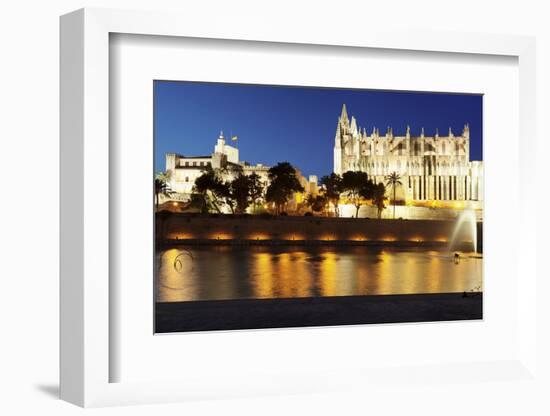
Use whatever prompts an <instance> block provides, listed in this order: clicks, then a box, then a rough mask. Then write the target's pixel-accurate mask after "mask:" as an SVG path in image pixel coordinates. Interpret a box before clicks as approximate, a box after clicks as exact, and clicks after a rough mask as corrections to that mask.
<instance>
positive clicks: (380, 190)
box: [371, 183, 386, 219]
mask: <svg viewBox="0 0 550 416" xmlns="http://www.w3.org/2000/svg"><path fill="white" fill-rule="evenodd" d="M385 195H386V187H385V186H384V184H383V183H379V184H378V185H376V186H374V189H373V193H372V198H371V201H372V203H373V204H374V206H375V207H376V208H377V210H378V218H379V219H380V218H382V211H383V210H384V209H385V208H386V205H385V204H384V200H385V198H386V196H385Z"/></svg>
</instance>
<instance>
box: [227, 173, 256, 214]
mask: <svg viewBox="0 0 550 416" xmlns="http://www.w3.org/2000/svg"><path fill="white" fill-rule="evenodd" d="M251 187H252V181H251V179H250V177H249V176H247V175H245V174H243V173H239V174H238V175H237V177H236V178H235V179H233V180H232V181H231V182H229V183H228V184H227V188H228V194H229V199H230V200H231V202H230V203H231V204H232V205H231V209H232V212H233V208H232V206H233V204H234V205H235V207H236V212H237V214H242V213H244V212H245V211H246V209H247V208H248V205H250V202H251V201H252V199H251V196H250V195H251Z"/></svg>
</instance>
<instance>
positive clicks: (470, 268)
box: [157, 246, 482, 302]
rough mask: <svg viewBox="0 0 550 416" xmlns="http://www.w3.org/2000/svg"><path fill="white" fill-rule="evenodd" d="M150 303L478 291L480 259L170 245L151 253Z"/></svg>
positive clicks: (418, 252) (396, 251)
mask: <svg viewBox="0 0 550 416" xmlns="http://www.w3.org/2000/svg"><path fill="white" fill-rule="evenodd" d="M157 265H158V273H157V300H158V301H162V302H177V301H192V300H214V299H217V300H220V299H245V298H292V297H315V296H348V295H386V294H411V293H445V292H463V291H470V290H481V289H482V259H481V258H479V256H476V255H475V253H461V257H460V260H458V261H457V260H456V259H454V257H453V256H451V255H450V254H449V253H448V251H446V250H431V249H430V250H427V249H425V248H418V249H414V248H413V249H411V248H406V249H405V248H403V249H401V248H392V247H389V248H388V247H273V246H256V247H233V246H203V247H201V246H193V247H177V248H172V249H168V250H164V251H161V252H158V253H157Z"/></svg>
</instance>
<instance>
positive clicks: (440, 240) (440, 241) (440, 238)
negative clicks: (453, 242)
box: [435, 237, 449, 243]
mask: <svg viewBox="0 0 550 416" xmlns="http://www.w3.org/2000/svg"><path fill="white" fill-rule="evenodd" d="M435 241H437V242H438V243H447V242H449V240H448V239H447V238H446V237H438V238H436V239H435Z"/></svg>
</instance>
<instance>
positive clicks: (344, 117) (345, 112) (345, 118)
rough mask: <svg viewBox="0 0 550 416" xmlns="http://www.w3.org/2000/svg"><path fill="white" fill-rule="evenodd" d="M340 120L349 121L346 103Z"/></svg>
mask: <svg viewBox="0 0 550 416" xmlns="http://www.w3.org/2000/svg"><path fill="white" fill-rule="evenodd" d="M340 119H342V120H346V121H347V120H348V111H347V110H346V103H344V104H343V105H342V114H340Z"/></svg>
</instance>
